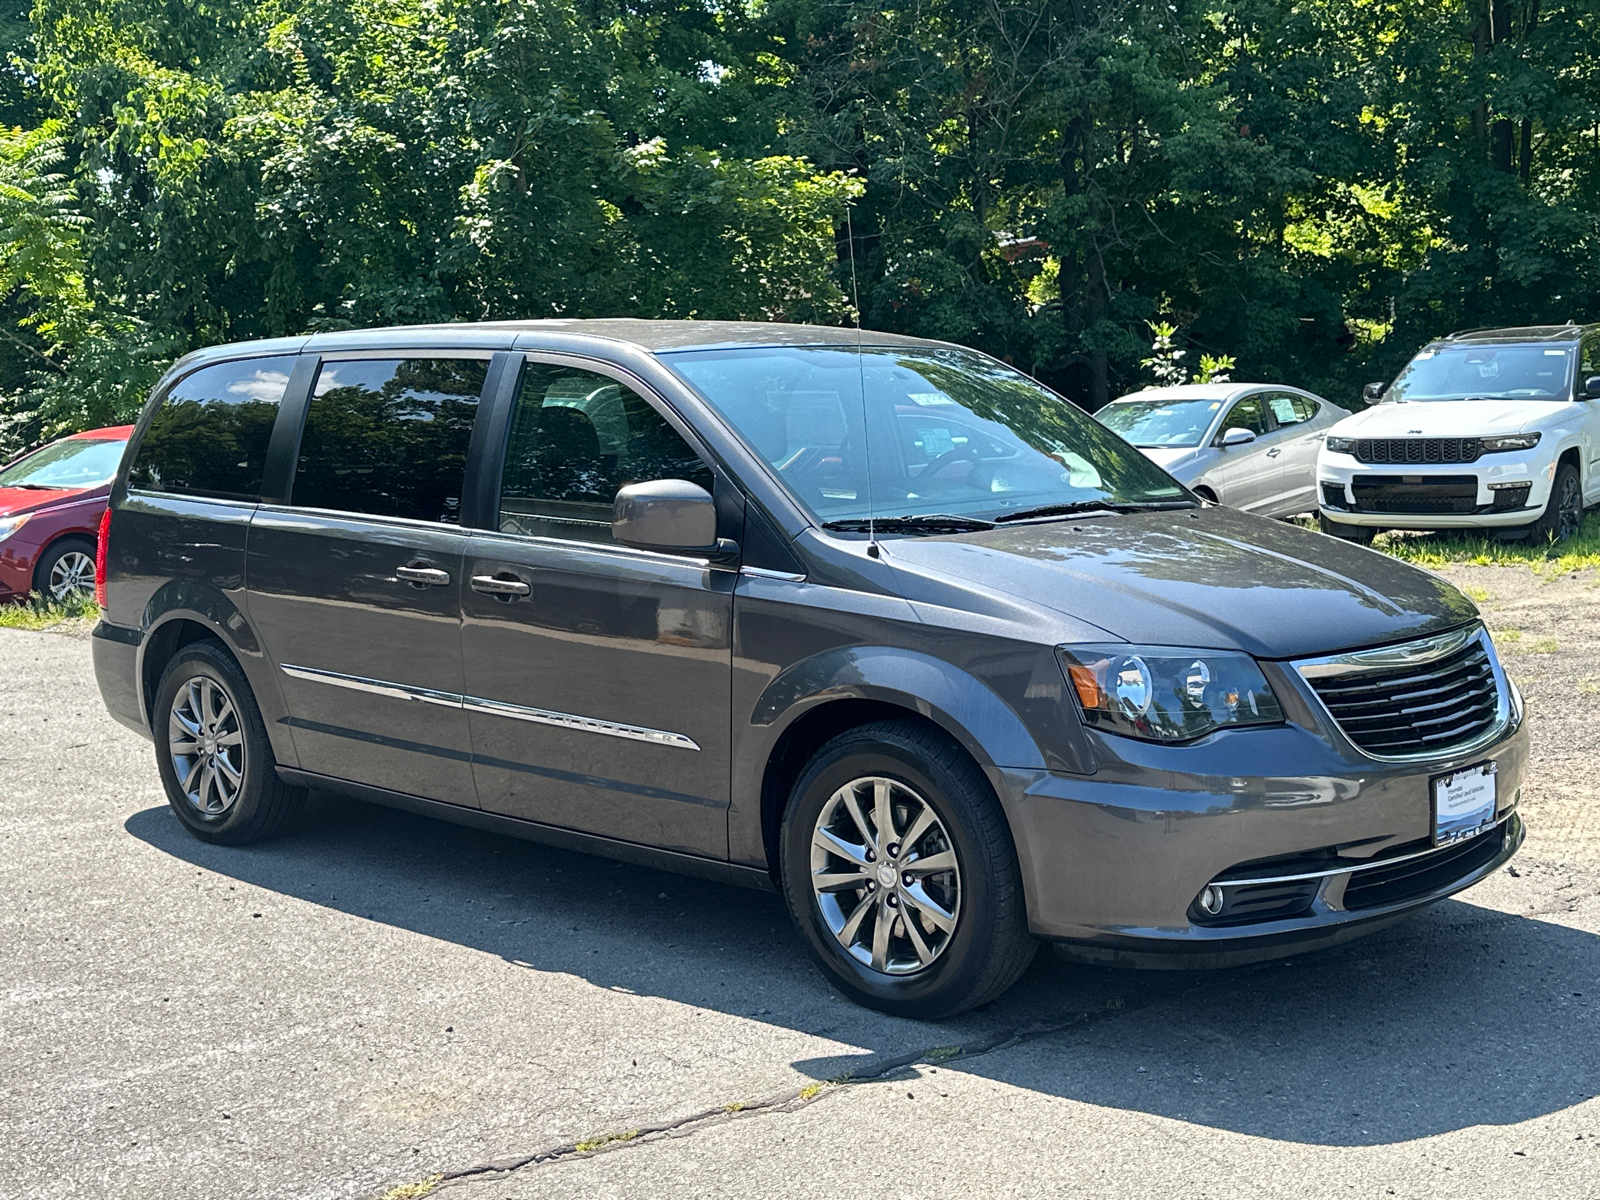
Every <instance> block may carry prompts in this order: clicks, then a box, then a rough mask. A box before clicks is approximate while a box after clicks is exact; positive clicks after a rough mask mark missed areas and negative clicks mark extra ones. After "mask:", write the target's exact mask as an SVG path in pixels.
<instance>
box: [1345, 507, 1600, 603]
mask: <svg viewBox="0 0 1600 1200" xmlns="http://www.w3.org/2000/svg"><path fill="white" fill-rule="evenodd" d="M1372 545H1373V549H1375V550H1383V551H1385V552H1387V553H1389V554H1392V555H1394V556H1395V557H1396V558H1398V559H1401V560H1402V561H1404V562H1409V563H1415V564H1416V565H1417V566H1419V567H1448V566H1470V567H1515V566H1525V567H1531V568H1533V571H1534V574H1536V575H1563V574H1566V573H1568V572H1570V571H1581V570H1583V569H1584V568H1585V567H1600V513H1590V514H1589V515H1587V516H1586V517H1584V519H1583V524H1582V525H1581V526H1579V528H1578V533H1577V535H1576V536H1575V537H1571V538H1568V539H1567V540H1566V541H1564V542H1536V541H1534V540H1533V539H1532V538H1531V537H1530V538H1526V539H1524V540H1523V541H1520V542H1502V541H1498V540H1496V539H1495V538H1493V537H1484V536H1483V535H1482V534H1478V533H1426V534H1417V533H1405V532H1395V533H1380V534H1379V535H1378V536H1377V538H1376V539H1374V541H1373V544H1372ZM1473 599H1474V600H1476V599H1478V597H1477V596H1473Z"/></svg>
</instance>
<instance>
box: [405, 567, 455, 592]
mask: <svg viewBox="0 0 1600 1200" xmlns="http://www.w3.org/2000/svg"><path fill="white" fill-rule="evenodd" d="M394 573H395V574H396V575H398V576H399V577H400V578H401V579H404V580H405V581H406V582H407V583H414V584H416V585H418V586H419V587H427V586H429V585H430V584H432V585H435V586H437V585H439V584H445V583H449V582H450V572H449V571H441V570H440V569H439V568H438V567H425V566H409V567H396V568H395V569H394Z"/></svg>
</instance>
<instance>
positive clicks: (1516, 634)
mask: <svg viewBox="0 0 1600 1200" xmlns="http://www.w3.org/2000/svg"><path fill="white" fill-rule="evenodd" d="M1489 636H1490V637H1492V638H1493V639H1494V640H1495V641H1496V642H1497V643H1500V644H1502V645H1507V646H1509V645H1510V644H1511V643H1512V642H1520V641H1521V640H1522V630H1520V629H1491V630H1490V631H1489Z"/></svg>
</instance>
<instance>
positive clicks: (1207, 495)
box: [1190, 483, 1222, 504]
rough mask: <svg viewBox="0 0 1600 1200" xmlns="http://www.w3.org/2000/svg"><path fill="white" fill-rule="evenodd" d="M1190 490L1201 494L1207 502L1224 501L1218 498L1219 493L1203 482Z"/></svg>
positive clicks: (1197, 494) (1218, 502) (1217, 502)
mask: <svg viewBox="0 0 1600 1200" xmlns="http://www.w3.org/2000/svg"><path fill="white" fill-rule="evenodd" d="M1190 490H1192V491H1193V492H1194V494H1195V495H1196V496H1199V497H1200V499H1202V500H1204V501H1205V502H1206V503H1207V504H1221V503H1222V501H1220V500H1218V499H1217V494H1216V493H1215V492H1213V491H1212V490H1211V489H1210V488H1208V487H1207V486H1206V485H1205V484H1203V483H1202V484H1201V485H1200V486H1199V487H1196V488H1192V489H1190Z"/></svg>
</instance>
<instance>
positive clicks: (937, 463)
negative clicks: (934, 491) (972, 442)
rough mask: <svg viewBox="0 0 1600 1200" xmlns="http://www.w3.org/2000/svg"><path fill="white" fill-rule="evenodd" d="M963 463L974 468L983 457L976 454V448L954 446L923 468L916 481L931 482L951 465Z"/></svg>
mask: <svg viewBox="0 0 1600 1200" xmlns="http://www.w3.org/2000/svg"><path fill="white" fill-rule="evenodd" d="M963 461H965V462H970V463H972V464H973V465H974V466H976V465H977V464H978V463H981V462H982V461H983V455H981V454H979V453H978V449H977V447H976V446H954V447H952V448H951V449H949V450H946V451H945V452H944V453H943V454H941V455H939V456H938V457H937V458H935V459H934V460H933V461H932V462H930V463H929V464H928V465H927V466H925V467H923V468H922V473H921V474H920V475H918V476H917V479H918V481H919V482H920V481H921V480H924V479H930V480H931V479H932V478H933V477H934V476H935V475H937V474H938V473H939V472H940V471H942V470H944V469H945V468H946V467H948V466H949V465H950V464H951V463H953V462H963Z"/></svg>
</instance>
